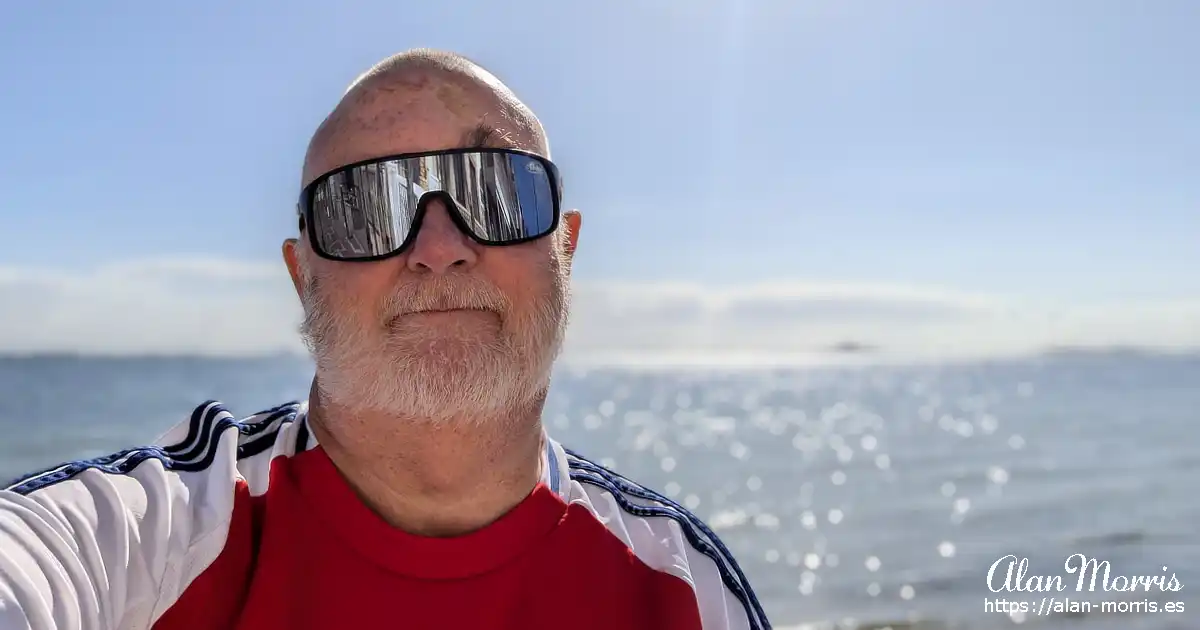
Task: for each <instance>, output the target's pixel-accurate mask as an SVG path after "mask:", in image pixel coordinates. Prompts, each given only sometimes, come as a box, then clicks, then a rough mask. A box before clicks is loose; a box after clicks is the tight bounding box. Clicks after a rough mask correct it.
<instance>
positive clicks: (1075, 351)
mask: <svg viewBox="0 0 1200 630" xmlns="http://www.w3.org/2000/svg"><path fill="white" fill-rule="evenodd" d="M1076 358H1078V359H1104V358H1111V359H1117V358H1120V359H1180V358H1200V348H1180V349H1162V348H1143V347H1137V346H1124V345H1118V346H1098V347H1089V346H1069V345H1062V346H1050V347H1046V348H1043V349H1041V350H1035V351H1032V352H1024V353H1012V354H997V355H979V356H953V355H951V356H944V357H939V356H935V355H931V356H904V355H893V354H890V353H888V352H887V351H886V350H885V349H883V348H881V347H879V346H875V345H872V344H867V343H861V342H856V341H843V342H838V343H836V344H833V345H830V346H826V347H825V348H824V349H822V350H819V351H816V352H810V353H797V354H794V355H787V356H769V355H763V356H761V361H758V360H757V358H756V355H755V354H752V353H744V354H730V353H726V354H719V353H710V354H676V353H661V354H655V353H644V354H641V355H591V356H571V355H569V354H568V355H566V356H564V357H563V359H562V360H561V363H562V364H563V365H564V366H566V367H584V368H603V367H656V366H660V367H673V366H678V367H687V366H709V367H718V368H719V367H743V366H744V367H754V366H759V367H789V366H791V367H806V366H812V367H819V366H821V365H831V366H837V365H872V364H878V365H896V364H921V365H924V364H936V363H953V364H962V363H995V362H1009V361H1026V360H1039V359H1050V360H1055V359H1076ZM277 360H295V361H311V358H310V357H309V355H308V354H307V353H303V352H293V351H290V350H281V351H278V352H268V353H253V354H251V353H247V354H204V353H187V352H179V353H171V352H158V353H148V352H146V353H136V352H131V353H116V352H69V351H45V352H11V351H10V352H6V351H0V361H120V362H124V361H213V362H228V361H234V362H253V361H277Z"/></svg>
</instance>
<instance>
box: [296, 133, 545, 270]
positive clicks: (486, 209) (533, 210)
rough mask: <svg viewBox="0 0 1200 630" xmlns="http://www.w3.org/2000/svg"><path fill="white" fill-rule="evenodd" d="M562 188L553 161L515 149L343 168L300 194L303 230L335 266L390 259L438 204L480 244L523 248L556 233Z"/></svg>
mask: <svg viewBox="0 0 1200 630" xmlns="http://www.w3.org/2000/svg"><path fill="white" fill-rule="evenodd" d="M561 196H562V181H561V179H560V176H559V173H558V168H557V167H555V166H554V163H552V162H551V161H550V160H548V159H546V158H544V157H542V156H540V155H535V154H533V153H527V152H524V151H518V150H515V149H450V150H445V151H429V152H426V153H406V154H403V155H395V156H390V157H384V158H376V159H372V160H367V161H363V162H357V163H355V164H351V165H349V166H344V167H342V168H339V169H338V170H335V171H331V172H329V173H326V174H324V175H322V176H320V177H318V178H317V179H316V180H314V181H313V182H312V183H311V184H309V185H308V186H305V187H304V190H303V191H302V192H301V193H300V203H299V205H298V206H297V210H298V211H299V214H300V230H301V232H303V231H305V230H306V229H307V231H308V234H309V241H310V242H311V244H312V248H313V250H314V251H315V252H316V253H317V254H318V255H319V256H321V257H323V258H328V259H330V260H340V261H358V262H367V261H374V260H382V259H385V258H390V257H392V256H395V255H397V254H399V253H400V252H402V251H404V249H405V248H407V247H408V246H409V245H411V244H412V242H413V241H414V240H415V239H416V235H417V231H418V230H419V229H420V227H421V221H422V220H423V218H424V216H425V209H426V208H427V207H428V205H429V202H430V201H431V200H433V199H436V198H440V199H442V200H443V202H444V203H445V204H446V209H447V211H448V213H449V215H450V218H451V219H452V220H453V221H454V223H455V224H456V225H457V226H458V228H459V229H460V230H462V231H463V233H464V234H466V235H467V236H469V237H470V238H471V239H473V240H474V241H475V242H477V243H479V244H480V245H488V246H505V245H517V244H519V243H524V242H527V241H532V240H535V239H538V238H542V237H543V236H546V235H547V234H550V233H551V232H553V231H554V230H555V229H556V228H557V227H558V221H559V214H560V207H559V206H560V203H561Z"/></svg>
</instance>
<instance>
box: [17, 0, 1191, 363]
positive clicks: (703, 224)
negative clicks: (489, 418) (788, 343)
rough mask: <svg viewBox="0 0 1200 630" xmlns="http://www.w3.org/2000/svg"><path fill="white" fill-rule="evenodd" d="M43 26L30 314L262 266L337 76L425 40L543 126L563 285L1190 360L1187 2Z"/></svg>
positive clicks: (27, 124) (61, 19)
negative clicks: (995, 324) (553, 173)
mask: <svg viewBox="0 0 1200 630" xmlns="http://www.w3.org/2000/svg"><path fill="white" fill-rule="evenodd" d="M251 4H252V5H253V6H250V5H251ZM62 6H63V5H60V4H50V3H6V4H5V5H4V6H3V8H0V81H2V82H3V84H4V86H5V94H6V97H5V98H3V99H0V138H3V139H4V142H3V144H4V149H3V151H0V217H2V218H3V221H4V224H5V232H6V233H7V234H9V235H10V237H9V238H7V239H5V247H4V248H3V249H0V280H2V279H3V278H7V280H5V282H7V283H8V284H7V285H5V287H7V288H4V287H0V292H2V293H3V294H4V295H5V296H13V297H15V298H20V299H21V300H22V301H23V302H26V303H28V302H29V301H30V300H34V299H37V298H36V296H38V295H43V294H45V293H47V292H51V293H52V292H54V291H59V294H56V295H57V297H56V298H55V299H54V300H47V301H45V302H44V304H43V311H42V315H43V317H41V319H45V317H44V316H45V315H46V314H47V313H48V314H50V315H54V316H56V317H58V318H59V319H61V318H62V317H64V315H63V314H62V313H61V312H59V311H57V310H54V309H68V308H72V307H68V306H67V305H68V304H73V305H74V306H73V308H76V309H80V308H83V307H82V306H80V304H85V305H86V304H87V303H85V302H82V298H81V297H80V295H81V294H76V293H71V294H69V295H68V294H62V293H61V291H62V288H61V284H62V283H63V282H66V283H67V284H71V283H74V284H73V285H72V286H78V285H89V286H90V285H92V284H94V282H96V281H98V280H97V279H96V278H94V277H92V276H91V275H88V274H95V273H97V272H96V270H97V269H107V268H108V267H111V266H116V267H119V268H121V269H126V270H128V269H129V268H130V265H131V264H134V263H135V262H136V261H157V262H154V263H147V264H154V265H158V268H159V269H160V270H161V269H162V268H171V269H178V268H179V267H180V264H179V262H178V261H180V260H189V261H193V262H192V263H188V264H198V263H195V261H200V260H203V261H207V263H205V264H208V267H206V268H207V269H209V271H210V272H211V270H212V269H213V268H214V267H213V265H216V266H217V267H220V268H222V269H223V268H224V267H221V265H241V267H239V269H242V271H240V272H239V273H240V274H241V276H239V277H245V276H246V274H249V275H251V276H253V275H254V274H256V273H259V271H258V270H262V269H267V268H271V269H274V268H276V267H278V263H277V261H278V257H279V254H278V251H279V250H278V246H279V242H280V240H281V239H282V238H284V237H285V236H287V235H289V234H290V233H291V232H292V231H293V230H294V225H295V223H294V221H293V218H292V214H291V212H292V205H293V202H294V198H295V195H296V193H297V186H298V178H299V168H300V161H301V159H302V154H303V150H304V146H305V144H306V142H307V139H308V136H309V134H310V133H311V131H312V129H313V128H314V127H315V125H316V124H317V123H318V122H319V121H320V119H321V118H322V117H323V116H324V114H325V113H326V112H327V111H328V109H329V108H330V107H331V106H332V105H333V104H334V102H335V101H336V99H337V98H338V96H340V94H341V93H342V90H343V89H344V87H345V85H346V84H347V83H348V82H349V81H351V80H352V79H353V78H354V76H355V75H356V74H358V73H359V72H361V71H362V70H363V69H365V68H366V67H368V66H369V65H371V64H372V63H374V62H375V61H377V60H378V59H380V58H382V57H385V56H387V55H389V54H391V53H393V52H397V51H400V50H403V49H405V48H409V47H414V46H433V47H438V48H447V49H452V50H456V51H458V52H462V53H464V54H467V55H468V56H471V57H473V58H475V59H477V60H479V61H480V62H482V63H483V64H484V65H485V66H487V67H489V68H490V69H491V70H493V72H495V74H497V75H498V76H499V77H500V78H501V79H503V80H504V81H506V82H507V83H508V84H509V85H511V86H512V87H513V88H514V89H515V90H516V92H517V93H518V95H520V96H521V97H522V98H523V99H524V100H525V101H526V102H527V103H529V104H530V105H531V106H532V107H533V109H534V110H535V111H536V112H537V113H538V114H539V116H540V117H541V118H542V121H543V123H544V124H545V126H546V127H547V129H548V131H549V134H550V138H551V142H552V145H553V148H554V158H555V161H556V162H558V163H559V164H560V166H561V167H562V169H563V170H564V177H565V180H566V192H567V202H568V203H569V204H571V205H573V206H576V207H579V208H581V209H583V211H584V213H585V215H584V218H585V231H584V235H583V243H582V249H581V252H580V258H579V261H578V265H577V274H578V279H579V281H580V282H581V283H582V284H584V285H586V286H602V285H603V286H606V287H612V286H616V287H617V289H613V290H617V291H626V292H628V291H634V292H635V293H636V290H638V289H637V287H644V286H654V285H662V284H664V283H670V284H672V285H675V284H679V283H690V284H691V285H692V289H691V291H692V294H693V298H695V299H697V300H700V301H704V299H709V298H711V295H713V293H712V292H713V291H726V292H729V291H734V290H735V289H734V287H739V288H737V289H736V290H739V291H740V290H742V288H744V287H745V286H747V285H748V284H763V283H770V284H772V285H775V286H782V285H787V286H792V287H793V289H794V290H792V293H790V294H789V295H791V297H789V298H788V299H786V300H784V301H785V302H787V303H788V304H792V305H793V306H794V303H795V302H796V301H797V300H798V299H799V300H801V301H802V299H803V298H802V297H797V295H799V294H803V295H811V293H812V287H813V286H818V287H825V288H824V289H820V290H819V291H818V293H820V291H825V292H826V293H828V292H829V291H833V292H835V293H836V292H838V291H842V292H846V291H849V292H850V293H854V295H855V296H857V297H854V298H853V299H858V300H860V301H862V300H865V301H866V302H870V303H871V304H875V303H877V302H878V301H879V300H880V299H887V298H886V295H894V294H895V293H896V292H897V291H901V292H904V291H908V292H909V293H912V292H917V293H921V294H922V295H926V296H927V295H928V294H930V293H936V294H938V295H943V294H949V295H952V296H954V297H953V298H952V299H949V302H952V303H953V304H954V305H961V303H962V302H963V301H964V300H966V301H968V302H969V301H971V300H976V299H982V300H985V301H986V300H1002V301H1003V300H1007V302H1005V304H1007V305H1008V306H1004V307H1002V308H999V310H1000V311H1003V310H1005V309H1008V310H1011V308H1018V307H1015V306H1012V305H1014V304H1018V303H1019V304H1022V305H1025V304H1031V303H1036V304H1037V305H1038V306H1036V308H1034V307H1030V308H1033V309H1034V310H1036V311H1037V313H1038V315H1037V317H1038V318H1042V319H1046V318H1050V319H1053V318H1054V317H1059V319H1060V320H1061V319H1062V318H1063V317H1066V318H1067V319H1068V320H1070V321H1076V320H1078V318H1080V317H1083V319H1084V320H1086V321H1092V320H1096V319H1097V318H1099V319H1101V320H1104V321H1105V322H1108V323H1106V324H1104V325H1103V326H1100V327H1099V328H1097V329H1096V330H1097V331H1100V329H1101V328H1103V329H1104V330H1108V331H1110V332H1109V333H1102V332H1097V333H1096V335H1093V337H1094V340H1093V341H1095V342H1097V343H1099V342H1102V341H1105V340H1110V341H1112V342H1120V341H1128V342H1134V341H1137V339H1134V337H1136V334H1133V333H1132V332H1129V331H1133V330H1137V329H1141V328H1147V327H1149V328H1159V329H1162V328H1163V327H1164V326H1165V327H1166V328H1168V329H1171V326H1175V328H1173V329H1172V330H1178V331H1181V332H1180V334H1181V335H1183V336H1182V337H1181V336H1178V335H1177V336H1175V337H1170V336H1169V335H1168V337H1156V338H1155V339H1148V340H1147V343H1157V344H1159V345H1163V344H1166V345H1176V346H1178V345H1187V344H1192V343H1195V344H1200V339H1198V337H1200V332H1198V333H1195V334H1190V333H1188V331H1189V330H1191V329H1192V328H1191V327H1192V324H1194V323H1197V322H1200V319H1193V318H1196V317H1200V315H1197V314H1198V313H1200V308H1197V306H1196V298H1197V297H1198V296H1200V273H1197V272H1196V270H1197V269H1200V245H1197V243H1200V177H1196V175H1195V165H1196V164H1198V163H1200V117H1197V116H1196V112H1197V111H1200V87H1198V86H1197V83H1196V82H1195V81H1194V80H1190V78H1192V77H1194V76H1195V68H1194V62H1195V60H1196V59H1200V41H1198V40H1196V38H1195V36H1194V34H1195V30H1196V28H1195V27H1196V25H1197V24H1200V4H1197V3H1195V2H1188V1H1186V0H1179V1H1175V2H1170V1H1166V0H1163V1H1160V2H1155V3H1146V4H1137V5H1135V4H1133V3H1127V2H1119V1H1116V0H1090V1H1082V0H1080V1H1076V2H1065V1H1064V2H1053V3H1051V2H1044V1H1032V0H1027V1H1011V0H1006V1H1001V0H977V1H973V2H969V3H966V2H957V1H953V0H937V1H935V0H926V1H913V2H904V3H881V2H867V1H848V0H837V1H833V0H827V1H807V2H796V1H786V2H785V1H783V0H777V1H768V2H748V1H741V0H719V1H716V2H695V1H683V0H677V1H670V2H667V1H640V2H634V1H622V2H605V3H566V2H551V1H549V0H546V1H537V2H521V1H513V2H504V3H495V2H486V3H485V2H460V1H451V0H442V1H439V2H428V3H400V2H382V1H375V0H366V1H361V2H354V3H346V4H345V5H344V6H341V7H339V8H337V9H336V10H335V9H334V8H333V6H334V5H333V4H332V3H328V2H325V3H316V2H310V1H306V0H300V1H291V2H282V1H279V2H256V3H235V2H209V3H203V4H192V5H191V6H190V7H183V6H177V5H176V3H151V2H116V1H112V2H105V3H103V8H101V5H100V4H94V3H73V4H72V6H71V9H72V10H71V11H70V12H64V11H62V10H61V8H62ZM12 235H19V236H17V237H13V236H12ZM164 261H167V262H164ZM170 261H175V262H170ZM122 265H124V266H122ZM268 266H269V267H268ZM247 270H251V271H247ZM220 273H222V272H217V276H216V277H224V278H227V277H228V276H221V275H220ZM105 274H107V275H105ZM105 274H101V275H104V277H106V278H112V277H116V276H113V274H112V273H108V272H105ZM210 275H211V274H210ZM51 277H52V278H55V280H54V281H53V282H57V283H59V284H56V285H55V286H56V287H58V288H54V289H48V288H46V285H45V282H47V281H46V280H45V279H46V278H51ZM256 277H257V276H256ZM31 278H37V279H40V280H31ZM39 282H40V283H42V284H38V283H39ZM116 282H118V283H120V282H124V281H123V280H118V281H116ZM270 282H271V283H274V284H272V285H271V286H272V287H276V288H277V285H279V284H280V283H281V282H283V281H282V280H281V279H279V278H274V279H272V280H270ZM217 284H218V285H219V284H220V283H217ZM223 286H224V285H221V286H218V287H217V288H213V287H211V286H210V287H208V288H207V289H204V290H207V291H210V292H213V293H212V296H211V297H212V298H213V299H214V300H219V299H225V298H226V297H228V296H226V295H225V294H224V293H221V291H223V290H224V289H223V288H222V287H223ZM229 286H232V285H229ZM797 286H799V287H802V288H801V289H795V287H797ZM31 287H34V288H31ZM630 287H633V288H630ZM804 287H807V288H804ZM831 287H832V288H831ZM846 287H860V289H854V290H852V289H847V288H846ZM863 287H865V288H863ZM92 290H95V288H94V287H93V289H92ZM272 290H275V289H272ZM606 290H607V289H606ZM806 291H808V293H805V292H806ZM855 291H857V293H855ZM22 292H24V293H22ZM234 292H235V293H238V291H234ZM250 292H251V293H253V292H254V291H250ZM783 292H784V293H787V290H785V291H783ZM244 293H246V291H240V294H244ZM284 293H285V294H286V291H285V292H284ZM652 293H654V292H652ZM767 293H770V291H768V292H767ZM776 293H778V291H776ZM88 295H91V294H88ZM150 295H153V294H144V295H142V298H140V299H143V300H148V299H150V297H148V296H150ZM170 295H171V296H173V297H169V299H176V298H177V297H178V294H176V293H172V294H170ZM605 295H608V294H605ZM880 295H884V296H885V297H882V298H881V297H880ZM30 296H35V297H30ZM70 296H74V297H70ZM705 296H709V298H705ZM6 299H7V297H6ZM130 299H134V298H132V297H131V298H130ZM161 299H168V297H167V296H165V294H164V296H163V297H161ZM179 299H182V298H179ZM230 299H232V298H230ZM256 299H257V298H256ZM280 299H281V300H293V301H294V298H291V297H285V298H280ZM597 299H600V298H597ZM755 299H757V298H755ZM822 299H824V298H822ZM941 299H942V298H936V299H935V301H937V300H941ZM56 300H57V301H56ZM872 300H874V302H872ZM603 301H605V302H606V303H609V302H611V301H612V300H611V299H609V298H604V300H603ZM717 301H718V302H719V301H720V300H717ZM942 301H943V302H945V300H942ZM709 302H712V300H711V299H709ZM10 303H12V302H10ZM939 303H941V302H939ZM129 304H133V302H130V303H127V304H126V306H124V307H116V306H114V307H112V308H131V307H130V306H129ZM176 306H178V305H176ZM1131 306H1132V307H1134V310H1136V311H1138V312H1139V313H1143V312H1144V311H1145V312H1149V311H1153V312H1154V313H1157V315H1154V316H1146V315H1144V313H1143V314H1142V315H1138V314H1136V313H1134V312H1133V311H1131V310H1129V309H1130V307H1131ZM1010 307H1011V308H1010ZM96 308H99V307H96ZM173 308H174V307H173ZM280 308H284V309H285V310H284V311H280V312H281V313H282V312H285V311H286V308H291V304H290V302H289V303H288V306H286V307H280ZM597 308H598V307H597ZM788 308H791V307H788ZM955 308H957V306H955ZM1022 308H1025V307H1024V306H1021V307H1019V308H1018V310H1020V309H1022ZM1038 309H1040V310H1038ZM1079 309H1085V310H1086V309H1093V310H1091V311H1088V312H1087V314H1085V313H1083V311H1081V310H1079ZM1097 309H1098V310H1097ZM1105 309H1107V310H1105ZM1120 309H1125V310H1120ZM13 310H14V309H9V310H7V311H0V317H9V318H14V317H17V315H16V314H14V313H13ZM84 310H86V309H84ZM667 310H668V311H670V309H667ZM726 310H730V309H726ZM733 310H736V309H733ZM743 310H744V309H743ZM767 310H770V309H767ZM785 310H786V309H785ZM810 310H811V309H810ZM885 310H886V309H885ZM893 310H894V309H893ZM1067 311H1069V312H1070V315H1069V316H1067V315H1064V314H1063V313H1066V312H1067ZM1101 311H1103V313H1102V312H1101ZM1117 311H1120V313H1118V312H1117ZM788 312H789V313H792V311H788ZM805 312H808V311H805ZM889 312H891V311H889ZM997 312H999V311H997ZM1006 312H1007V311H1006ZM1021 312H1022V313H1026V314H1028V313H1032V312H1033V311H1031V310H1029V309H1028V308H1025V310H1023V311H1021ZM118 314H119V313H118ZM993 315H994V313H993ZM1010 315H1011V314H1010ZM105 316H106V317H116V316H117V315H116V314H114V312H110V311H106V315H105ZM990 316H992V315H990ZM1022 316H1024V315H1022ZM1029 316H1030V317H1032V316H1033V315H1029ZM1005 317H1009V315H1005ZM1105 317H1107V318H1108V319H1104V318H1105ZM1147 317H1149V319H1147ZM1156 317H1157V318H1158V319H1155V318H1156ZM1009 318H1010V319H1011V317H1009ZM1071 318H1075V319H1071ZM1089 318H1090V319H1089ZM1139 318H1140V319H1139ZM1163 318H1165V319H1163ZM584 319H588V317H586V316H585V317H584ZM1117 320H1120V321H1121V322H1124V323H1123V324H1120V326H1125V328H1120V326H1118V324H1117V323H1115V322H1117ZM22 321H23V322H25V323H23V324H22V325H27V326H45V324H44V322H43V323H39V322H38V321H27V320H22ZM271 321H275V320H271ZM905 321H908V320H895V321H893V320H887V321H884V320H880V323H879V324H878V325H877V326H876V325H871V326H866V327H865V328H864V329H863V330H866V331H870V330H877V329H878V328H879V326H884V327H888V326H891V327H892V328H891V329H892V330H900V331H901V332H903V330H904V329H903V326H904V325H905V324H904V322H905ZM1039 321H1040V320H1039ZM889 322H890V323H889ZM9 324H10V326H9V328H10V329H13V328H14V325H13V322H11V321H10V322H9ZM262 325H263V326H269V322H265V323H263V324H262ZM721 325H722V326H733V327H736V326H738V325H739V324H737V323H736V322H733V321H732V320H731V321H730V322H725V323H723V324H721ZM897 326H899V327H900V328H896V327H897ZM1106 326H1107V328H1106ZM1114 326H1115V327H1116V328H1113V327H1114ZM225 328H228V327H225ZM1072 328H1073V326H1066V327H1065V329H1072ZM1195 328H1196V330H1200V326H1196V327H1195ZM1118 329H1120V330H1124V331H1126V332H1124V333H1119V334H1118V333H1112V331H1114V330H1118ZM55 330H58V329H53V330H52V329H50V328H45V329H42V328H39V329H38V331H35V332H37V334H32V337H37V338H39V339H44V340H47V341H46V343H47V344H49V345H54V339H56V337H55V335H58V334H59V333H58V332H55ZM706 330H708V331H709V332H708V333H706V334H709V335H710V336H714V335H718V333H719V332H720V330H719V329H712V328H710V329H706ZM937 330H938V328H937V327H936V325H934V328H931V329H930V332H929V334H930V335H933V336H936V333H937ZM964 330H966V329H964ZM21 332H22V334H21V335H18V336H23V337H30V336H31V334H30V331H21ZM1010 333H1011V334H1015V333H1012V332H1011V331H1010V332H1001V331H997V332H995V333H994V335H993V336H998V337H1003V336H1004V335H1006V334H1010ZM1110 333H1111V334H1110ZM164 334H165V333H164ZM214 334H215V333H214ZM1105 334H1108V335H1109V336H1108V337H1105V336H1104V335H1105ZM1046 335H1049V336H1044V337H1038V343H1041V342H1045V341H1053V340H1054V339H1055V338H1054V337H1053V334H1051V333H1046ZM1122 335H1124V336H1122ZM1130 335H1132V336H1130ZM1189 335H1190V336H1189ZM169 336H170V335H167V337H169ZM601 336H602V335H601ZM1110 337H1111V339H1109V338H1110ZM1126 337H1128V339H1127V338H1126ZM10 341H11V340H10ZM64 343H65V342H64ZM231 343H232V342H231ZM1030 343H1033V341H1032V340H1030ZM4 345H5V340H4V339H3V338H0V347H3V346H4ZM9 345H10V346H11V345H13V344H12V343H9ZM18 345H19V344H18ZM235 345H236V344H235Z"/></svg>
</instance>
